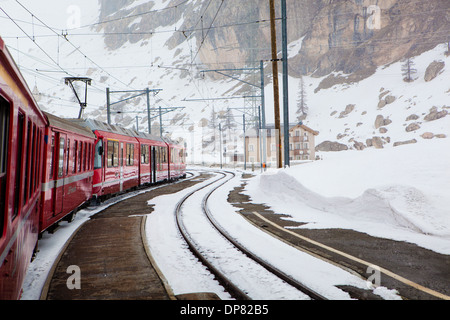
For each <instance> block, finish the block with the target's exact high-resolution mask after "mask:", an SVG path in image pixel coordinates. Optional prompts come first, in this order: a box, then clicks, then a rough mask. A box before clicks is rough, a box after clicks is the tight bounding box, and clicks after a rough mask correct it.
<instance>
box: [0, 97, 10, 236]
mask: <svg viewBox="0 0 450 320" xmlns="http://www.w3.org/2000/svg"><path fill="white" fill-rule="evenodd" d="M8 137H9V105H7V103H6V102H5V101H4V100H3V99H2V98H0V238H2V236H3V226H4V220H5V210H6V180H7V173H8V170H7V163H8V153H9V150H8V145H9V138H8Z"/></svg>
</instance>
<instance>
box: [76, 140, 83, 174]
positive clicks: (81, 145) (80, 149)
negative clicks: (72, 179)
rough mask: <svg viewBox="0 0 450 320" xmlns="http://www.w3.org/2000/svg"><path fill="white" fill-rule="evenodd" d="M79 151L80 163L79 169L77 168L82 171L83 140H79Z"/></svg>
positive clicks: (78, 160) (78, 161)
mask: <svg viewBox="0 0 450 320" xmlns="http://www.w3.org/2000/svg"><path fill="white" fill-rule="evenodd" d="M77 152H78V156H77V164H78V166H77V168H78V169H77V171H78V172H80V171H81V159H82V156H83V142H81V141H79V142H78V150H77Z"/></svg>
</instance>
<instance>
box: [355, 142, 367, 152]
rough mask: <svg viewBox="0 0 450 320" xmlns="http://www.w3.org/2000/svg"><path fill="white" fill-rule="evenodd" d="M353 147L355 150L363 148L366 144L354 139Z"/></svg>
mask: <svg viewBox="0 0 450 320" xmlns="http://www.w3.org/2000/svg"><path fill="white" fill-rule="evenodd" d="M353 147H354V148H355V149H356V150H364V149H365V148H366V146H365V145H364V143H362V142H358V141H355V143H354V144H353Z"/></svg>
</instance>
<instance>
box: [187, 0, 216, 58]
mask: <svg viewBox="0 0 450 320" xmlns="http://www.w3.org/2000/svg"><path fill="white" fill-rule="evenodd" d="M223 2H224V0H221V2H220V6H219V8H218V9H217V12H216V15H215V16H214V18H213V20H212V22H211V25H210V26H209V28H208V31H207V32H206V35H205V36H204V37H203V39H202V42H201V43H200V46H199V48H198V50H197V53H196V54H195V56H194V58H193V59H192V62H194V61H195V58H197V55H198V53H199V52H200V49H201V48H202V46H203V44H204V43H205V40H206V38H207V37H208V34H209V32H210V31H211V28H212V26H213V24H214V22H215V21H216V18H217V16H218V15H219V12H220V9H222V6H223Z"/></svg>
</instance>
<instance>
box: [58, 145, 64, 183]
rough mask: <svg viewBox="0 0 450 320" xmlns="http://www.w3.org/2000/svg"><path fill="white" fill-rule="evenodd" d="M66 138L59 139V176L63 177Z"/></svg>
mask: <svg viewBox="0 0 450 320" xmlns="http://www.w3.org/2000/svg"><path fill="white" fill-rule="evenodd" d="M65 145H66V140H65V139H64V138H60V139H59V160H58V178H61V177H62V176H63V174H64V148H65Z"/></svg>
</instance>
